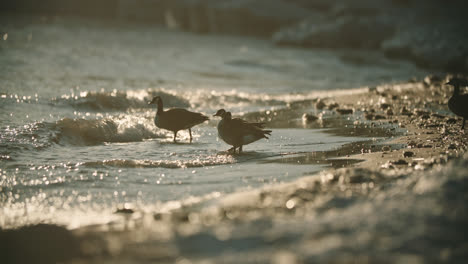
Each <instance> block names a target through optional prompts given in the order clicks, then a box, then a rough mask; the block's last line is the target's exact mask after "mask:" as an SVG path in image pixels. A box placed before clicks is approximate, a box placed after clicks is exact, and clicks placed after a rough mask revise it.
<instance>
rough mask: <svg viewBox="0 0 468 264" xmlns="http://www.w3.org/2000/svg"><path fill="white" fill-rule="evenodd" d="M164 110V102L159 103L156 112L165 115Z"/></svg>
mask: <svg viewBox="0 0 468 264" xmlns="http://www.w3.org/2000/svg"><path fill="white" fill-rule="evenodd" d="M163 112H164V110H163V103H162V101H159V102H158V111H157V112H156V114H160V113H163Z"/></svg>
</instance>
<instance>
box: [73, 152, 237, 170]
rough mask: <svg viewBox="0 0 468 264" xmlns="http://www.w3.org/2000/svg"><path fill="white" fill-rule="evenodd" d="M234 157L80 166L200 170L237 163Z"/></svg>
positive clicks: (120, 160) (91, 163)
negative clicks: (200, 168)
mask: <svg viewBox="0 0 468 264" xmlns="http://www.w3.org/2000/svg"><path fill="white" fill-rule="evenodd" d="M235 162H236V160H235V159H234V158H233V157H232V156H227V155H219V156H208V157H206V158H197V159H194V160H123V159H113V160H103V161H90V162H84V163H81V164H79V165H80V166H86V167H93V168H94V167H119V168H168V169H176V168H198V167H205V166H214V165H222V164H231V163H235Z"/></svg>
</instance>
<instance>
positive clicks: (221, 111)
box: [213, 109, 226, 117]
mask: <svg viewBox="0 0 468 264" xmlns="http://www.w3.org/2000/svg"><path fill="white" fill-rule="evenodd" d="M225 113H226V110H224V109H219V110H218V111H217V112H216V114H214V115H213V116H220V117H223V116H224V114H225Z"/></svg>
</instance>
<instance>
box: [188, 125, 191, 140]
mask: <svg viewBox="0 0 468 264" xmlns="http://www.w3.org/2000/svg"><path fill="white" fill-rule="evenodd" d="M188 132H189V134H190V143H192V129H191V128H189V129H188Z"/></svg>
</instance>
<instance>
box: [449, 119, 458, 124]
mask: <svg viewBox="0 0 468 264" xmlns="http://www.w3.org/2000/svg"><path fill="white" fill-rule="evenodd" d="M455 123H457V120H456V119H455V118H449V119H448V120H447V124H455Z"/></svg>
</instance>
